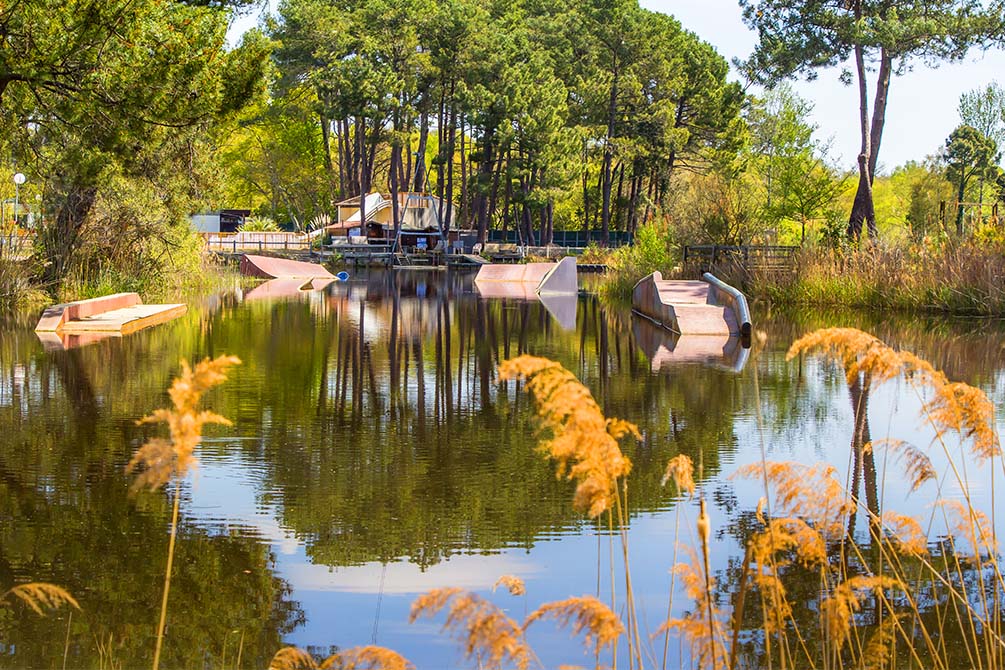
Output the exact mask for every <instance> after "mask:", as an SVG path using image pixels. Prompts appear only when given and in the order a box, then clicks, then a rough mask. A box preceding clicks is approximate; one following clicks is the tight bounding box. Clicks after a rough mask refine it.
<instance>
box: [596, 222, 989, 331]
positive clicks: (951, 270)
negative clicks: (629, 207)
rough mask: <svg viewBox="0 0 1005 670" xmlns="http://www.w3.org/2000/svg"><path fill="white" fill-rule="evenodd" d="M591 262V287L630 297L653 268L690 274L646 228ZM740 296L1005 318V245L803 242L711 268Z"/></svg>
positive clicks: (676, 253)
mask: <svg viewBox="0 0 1005 670" xmlns="http://www.w3.org/2000/svg"><path fill="white" fill-rule="evenodd" d="M587 253H588V254H589V258H590V259H591V262H597V263H607V266H608V269H607V272H606V273H605V274H604V275H602V277H601V278H600V279H599V280H598V282H597V292H598V293H599V294H600V295H601V296H602V297H604V298H607V299H610V300H613V301H615V302H622V303H623V302H626V301H630V300H631V293H632V288H633V287H634V285H635V283H636V282H637V281H638V280H639V279H641V278H642V277H644V276H646V275H647V274H649V273H651V272H653V271H654V270H659V271H661V272H662V273H663V275H664V277H666V278H680V279H694V278H696V277H697V276H698V275H699V268H698V267H696V266H695V267H686V266H684V265H683V262H682V258H681V253H680V250H679V247H677V246H676V245H674V244H672V243H671V242H670V241H669V239H668V238H666V237H661V236H660V235H659V233H657V232H656V231H655V230H651V229H649V228H648V227H647V228H643V229H641V230H640V231H639V235H638V237H637V241H636V244H635V245H634V246H631V247H623V248H620V249H616V250H613V251H607V250H602V249H599V248H597V249H593V248H591V249H588V250H587ZM715 272H716V274H717V275H719V277H720V278H721V279H723V280H724V281H727V282H730V283H733V284H734V285H735V286H737V287H740V288H741V289H742V290H743V291H744V292H745V293H746V294H747V297H748V298H750V299H752V300H756V301H763V302H766V303H768V304H771V305H775V306H780V307H783V308H784V307H849V308H856V309H869V310H875V311H890V310H895V311H901V312H908V313H944V314H949V315H955V316H981V317H1005V243H1003V242H1001V241H998V240H992V241H981V240H976V239H965V240H962V241H960V240H954V239H951V238H949V239H943V240H939V241H932V240H928V239H925V240H922V241H920V242H911V243H907V244H889V243H883V242H880V243H874V244H872V243H868V242H862V243H858V244H845V245H840V246H837V247H826V246H823V245H819V244H815V245H807V246H805V247H803V248H801V249H799V250H797V252H796V255H795V259H794V262H793V265H792V268H791V271H788V270H777V269H776V270H771V271H762V270H758V269H753V270H746V269H744V268H742V267H739V266H736V265H730V264H728V263H725V264H723V265H722V266H720V267H717V268H716V269H715Z"/></svg>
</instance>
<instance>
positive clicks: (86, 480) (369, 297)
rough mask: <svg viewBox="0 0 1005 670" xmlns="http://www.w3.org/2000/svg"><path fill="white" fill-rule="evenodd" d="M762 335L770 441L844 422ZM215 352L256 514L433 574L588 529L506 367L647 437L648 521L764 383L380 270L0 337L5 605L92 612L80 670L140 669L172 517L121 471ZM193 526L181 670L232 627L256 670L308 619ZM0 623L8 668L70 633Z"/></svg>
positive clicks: (937, 349) (618, 334)
mask: <svg viewBox="0 0 1005 670" xmlns="http://www.w3.org/2000/svg"><path fill="white" fill-rule="evenodd" d="M758 320H759V323H761V324H763V326H764V327H765V328H766V329H767V330H768V331H769V342H768V346H767V348H766V349H765V350H764V351H763V352H761V354H760V357H759V358H758V359H757V360H756V361H753V363H754V364H756V369H757V371H758V375H759V383H760V390H761V402H762V407H763V409H764V411H765V419H766V421H767V427H768V430H769V434H770V431H772V430H778V429H782V428H784V427H786V426H787V427H789V428H793V427H797V426H803V425H805V423H806V422H807V421H810V420H812V419H814V418H815V417H816V418H819V417H821V416H823V415H825V414H826V413H827V412H829V411H831V410H832V407H833V398H834V393H836V392H838V387H839V385H840V384H843V380H842V379H841V376H840V374H839V373H838V374H837V375H835V376H834V378H833V379H832V380H831V381H829V382H828V383H827V385H826V388H825V391H826V392H825V393H821V394H818V395H817V396H816V398H815V399H813V400H807V398H806V394H805V392H804V391H805V388H804V384H805V383H806V382H805V379H804V378H803V377H802V375H801V374H800V371H799V368H798V367H797V369H796V373H795V374H793V368H792V365H796V366H798V365H799V363H798V362H796V363H792V364H789V363H786V362H785V361H784V357H783V352H784V349H785V347H787V346H788V343H789V342H791V340H792V339H793V338H794V337H795V336H796V335H799V334H802V333H803V332H804V331H805V330H809V329H810V328H811V327H813V326H814V325H816V324H815V323H811V321H812V319H809V320H807V319H803V318H802V317H797V318H796V319H795V321H793V322H790V321H788V320H786V319H774V318H772V317H771V316H770V315H767V316H764V317H763V318H760V319H758ZM858 325H864V326H866V327H868V326H869V324H861V323H860V324H858ZM876 325H877V326H879V327H878V328H874V330H876V331H877V332H878V333H879V334H881V335H883V336H885V337H887V339H888V340H889V341H893V342H898V343H900V344H901V345H902V346H904V347H905V348H910V349H913V350H917V351H920V352H922V353H924V354H925V355H926V356H928V357H929V358H933V359H935V361H936V363H938V364H939V365H940V366H943V367H947V368H949V369H950V370H954V367H953V366H956V368H955V370H956V372H954V373H953V374H954V376H956V377H961V378H964V379H969V380H971V381H974V382H975V383H981V381H982V380H981V379H974V376H975V375H983V376H984V377H985V380H984V381H986V380H987V379H989V378H990V375H991V374H1000V373H999V370H1000V362H999V361H998V360H997V358H996V356H997V355H998V350H997V349H995V348H994V347H990V346H988V344H987V343H988V342H991V341H994V338H991V337H988V336H987V335H984V334H981V333H976V334H972V333H970V332H969V331H963V332H960V331H956V330H953V331H948V332H947V331H941V330H938V329H931V328H928V327H927V326H924V325H923V326H922V327H920V328H916V329H912V328H911V327H905V328H903V329H901V330H897V334H896V336H895V337H890V334H889V333H885V332H883V330H882V327H883V324H876ZM887 327H888V328H891V329H898V328H901V326H900V325H899V324H897V325H893V326H887ZM224 352H226V353H232V354H236V355H239V356H240V357H241V358H242V359H243V360H244V364H243V365H242V366H241V367H240V368H239V369H238V370H237V371H236V372H235V374H234V375H233V378H232V381H231V382H228V384H227V385H225V386H224V387H222V388H221V389H219V390H218V391H215V392H214V396H213V398H212V400H211V405H212V407H213V408H214V409H215V410H217V411H219V412H220V413H222V414H224V415H226V416H228V417H230V418H232V419H233V420H234V421H235V424H236V425H235V428H234V429H233V432H236V433H238V434H239V435H241V436H244V437H254V438H256V439H254V440H242V441H238V442H237V443H236V444H237V446H235V447H233V449H234V450H236V451H238V452H239V454H238V455H239V456H240V458H242V459H244V460H245V461H246V462H248V463H253V464H255V466H256V469H260V470H261V471H262V472H264V480H265V481H264V482H263V486H262V493H260V496H261V498H262V500H261V502H262V503H264V504H274V505H275V509H276V510H277V512H276V514H277V515H278V516H279V517H280V518H279V521H280V522H281V524H282V525H284V526H285V527H287V528H289V529H291V530H292V531H293V532H294V533H296V534H297V536H298V537H299V538H300V539H302V540H303V541H304V542H305V545H306V547H307V552H308V554H309V556H310V558H311V560H313V561H315V562H318V563H323V564H327V565H348V564H358V563H362V562H366V561H371V560H383V561H389V560H394V559H398V558H402V557H404V558H407V559H409V560H411V561H414V562H415V563H417V564H419V565H430V564H432V563H435V562H437V561H439V560H442V559H443V558H444V557H445V556H449V555H451V554H452V553H455V552H470V551H493V550H498V549H499V548H501V547H506V546H530V545H531V544H532V543H533V542H535V541H536V540H537V539H538V538H541V537H543V536H547V535H549V534H552V533H556V532H563V531H565V530H568V529H570V528H574V527H575V526H576V525H577V524H579V523H580V519H579V518H578V517H577V516H576V515H575V514H574V513H573V512H572V509H571V505H570V504H569V501H570V492H571V489H570V487H569V486H568V485H566V484H565V483H564V482H558V481H556V480H555V479H554V476H553V471H552V469H551V467H550V466H549V465H548V464H547V463H545V462H544V461H543V460H542V459H541V458H540V457H539V456H538V455H537V454H536V453H535V451H534V447H535V445H536V443H537V439H536V436H535V435H534V434H533V431H532V428H531V426H532V423H533V422H532V418H533V417H532V413H531V408H530V405H529V402H528V400H527V398H526V397H525V395H524V394H523V393H522V392H521V391H520V390H519V388H518V387H517V386H516V385H515V384H508V385H507V384H499V383H498V381H497V378H496V373H495V369H496V366H497V365H498V363H499V362H500V361H502V360H505V359H506V358H509V357H512V356H515V355H517V354H520V353H525V352H526V353H532V354H535V355H541V356H548V357H550V358H553V359H556V360H558V361H560V362H561V363H562V364H563V365H565V366H566V367H567V368H568V369H570V370H572V371H574V372H576V374H577V375H578V376H579V377H580V379H582V380H583V382H584V383H586V384H587V385H588V386H589V387H590V388H591V389H592V390H593V392H594V394H595V395H596V397H597V399H598V401H599V402H600V404H601V406H602V407H603V409H604V412H605V413H606V414H608V415H609V416H618V417H622V418H625V419H628V420H631V421H634V422H636V423H638V424H639V426H640V428H641V430H642V433H643V436H644V439H643V441H642V442H641V443H640V444H637V445H630V446H629V448H628V450H627V451H628V454H629V455H630V457H631V458H632V459H633V461H634V462H635V468H634V470H633V473H632V475H631V480H630V486H631V489H632V490H631V495H630V498H629V499H630V502H631V508H632V510H633V512H638V511H642V510H654V509H661V508H664V507H666V506H667V505H668V504H669V492H667V491H666V490H664V489H663V488H661V487H660V485H659V482H660V479H661V476H662V472H663V468H664V466H665V463H666V460H667V459H668V458H669V457H670V456H672V455H674V454H676V453H679V452H684V453H687V454H688V455H690V456H691V457H692V459H693V460H694V461H695V462H696V463H700V464H701V465H702V467H703V469H704V475H705V476H706V477H707V476H711V475H713V474H715V473H717V472H718V471H719V468H720V463H721V462H723V460H726V459H730V458H731V453H732V452H733V451H735V450H737V449H738V447H739V445H738V437H737V430H738V429H737V425H738V424H741V423H742V422H743V421H748V422H749V421H753V419H752V417H753V414H754V408H755V406H754V402H755V400H756V396H755V395H754V393H753V391H752V384H751V378H750V376H751V373H752V366H748V368H747V370H746V371H745V372H744V373H743V374H742V375H739V376H738V375H735V374H732V373H730V372H725V371H720V370H715V369H709V368H703V367H699V366H681V367H677V368H668V369H664V371H663V372H662V374H652V373H651V372H650V366H649V361H648V360H646V358H645V354H644V353H643V352H642V351H641V350H640V349H639V347H638V346H637V345H636V343H635V341H634V339H633V336H632V333H631V324H630V317H629V315H628V314H627V312H626V311H624V310H622V309H617V308H613V309H612V308H608V307H605V305H603V304H602V303H600V302H599V301H597V300H595V299H591V298H585V299H582V300H581V302H580V304H579V310H578V315H577V321H576V328H575V330H572V331H563V330H561V328H560V327H559V326H558V324H557V323H556V322H555V321H554V320H553V319H552V318H551V317H550V315H549V314H548V312H547V311H546V310H545V309H544V308H543V307H542V306H541V305H540V304H537V303H532V302H513V301H483V300H479V299H478V297H477V295H476V294H474V293H473V291H472V290H471V288H470V284H469V282H468V281H467V280H465V279H464V278H463V277H459V276H457V275H453V274H449V275H442V274H439V275H433V274H426V275H415V274H413V275H406V274H396V273H374V274H373V275H370V278H369V279H368V280H367V281H365V282H357V281H354V282H350V283H349V284H335V285H332V286H331V287H329V289H328V290H326V291H325V292H324V293H313V294H310V295H307V296H304V297H303V299H300V300H289V301H273V302H266V301H262V302H250V301H249V302H247V303H244V304H241V303H240V301H239V299H237V298H235V297H227V298H223V299H219V300H216V301H215V302H214V304H213V305H212V308H211V309H210V308H206V309H198V308H195V309H192V310H190V312H189V314H188V315H186V316H185V317H183V318H182V319H180V320H179V321H178V322H176V323H173V324H168V325H166V326H162V327H159V328H157V329H152V330H150V331H146V332H143V333H139V334H137V335H135V336H132V337H129V338H125V339H123V340H121V341H105V342H101V343H99V344H96V345H93V346H91V347H87V348H84V349H80V350H76V351H71V352H63V353H54V354H43V353H42V351H41V347H40V346H39V344H38V343H37V341H36V340H35V338H34V335H33V334H32V333H31V332H30V331H28V330H26V329H15V330H13V331H11V332H9V333H5V335H4V337H3V338H2V339H0V430H2V431H3V433H4V435H5V440H3V441H2V442H0V587H4V586H7V585H8V584H9V583H11V582H12V581H14V580H18V581H21V580H24V579H27V578H32V579H47V580H50V581H53V582H56V583H59V584H61V585H63V586H66V587H67V588H68V589H69V590H70V591H71V592H73V593H74V594H75V595H77V596H78V597H79V598H80V599H81V602H82V604H83V605H84V607H85V614H83V615H81V616H80V618H79V619H78V617H77V615H75V617H74V622H73V626H74V631H75V633H79V634H75V635H74V639H77V640H86V641H87V642H79V646H74V647H73V648H72V649H71V654H72V656H71V661H70V663H69V664H70V665H96V663H95V662H94V660H95V658H96V656H95V655H96V654H97V647H96V645H94V644H91V642H90V641H91V640H94V639H104V640H107V639H108V637H109V636H111V638H112V639H113V641H115V644H116V645H117V649H118V650H119V651H118V653H119V658H120V659H122V660H123V662H124V664H125V665H127V666H129V665H142V664H143V663H144V658H145V654H147V653H148V650H149V648H150V647H151V645H150V644H149V642H150V640H149V637H148V636H149V635H151V634H152V631H153V630H154V621H153V619H152V615H151V614H150V612H152V611H153V610H155V607H151V602H152V601H151V597H153V599H156V594H157V593H159V588H160V584H159V582H158V580H159V579H160V577H159V575H160V574H162V573H161V571H162V565H163V564H162V563H161V560H163V559H162V558H161V557H163V556H164V555H165V551H164V546H163V545H164V543H165V542H166V541H167V539H166V534H165V520H166V518H167V510H165V509H163V508H162V505H161V499H160V498H158V497H157V496H145V497H143V498H142V499H140V500H139V501H138V502H137V501H133V500H130V499H129V498H127V497H126V496H125V491H126V489H127V488H128V482H127V481H126V479H125V477H124V476H123V474H122V466H123V465H124V463H125V462H126V460H127V459H128V456H129V454H130V453H131V452H132V450H133V449H134V448H135V447H136V446H137V445H138V444H139V443H141V441H142V437H143V435H142V434H141V432H140V429H139V428H137V427H136V426H134V425H133V423H132V421H133V419H135V418H136V417H139V416H143V415H145V414H146V413H147V412H148V411H149V410H150V409H151V408H153V407H159V406H162V405H163V404H164V400H165V393H164V389H165V388H166V387H167V384H168V383H169V381H170V379H171V377H172V376H173V374H174V373H175V371H176V366H177V362H178V360H179V359H180V358H187V359H194V358H199V357H202V356H206V355H216V354H220V353H224ZM849 401H850V403H851V405H850V406H852V407H855V406H856V405H857V404H858V403H859V402H860V401H864V399H862V398H860V399H856V398H855V397H854V395H852V396H849ZM863 404H864V402H863ZM853 411H854V410H853ZM863 416H865V415H863ZM144 430H146V429H144ZM860 437H864V434H863V435H860ZM860 441H861V440H860ZM853 449H854V447H853ZM853 453H856V452H853ZM860 464H861V467H860V468H859V467H858V466H856V470H859V469H860V470H861V472H862V473H863V480H862V481H863V484H862V485H863V489H862V491H863V497H865V498H868V495H866V494H867V492H868V490H869V483H868V478H867V477H865V475H866V474H867V473H868V472H869V471H870V468H872V471H873V472H874V467H872V466H870V465H869V463H868V456H867V454H862V459H861V461H860ZM873 481H874V480H873ZM741 518H742V517H741ZM184 527H185V528H186V531H185V532H186V537H185V538H184V540H183V541H182V542H181V543H180V544H179V551H180V552H183V553H182V554H181V555H180V557H179V566H180V573H179V574H180V575H181V576H180V578H179V579H178V581H177V582H176V584H181V585H182V586H179V587H177V588H178V590H177V591H175V590H174V589H173V591H172V606H171V612H172V620H173V621H174V623H173V624H172V630H170V631H169V635H170V636H172V637H173V638H174V639H175V640H184V641H185V643H184V644H177V645H175V644H172V645H171V647H169V648H168V651H169V653H170V652H171V650H172V648H173V647H176V649H175V650H174V652H173V653H178V654H187V653H192V654H195V653H196V651H195V650H203V651H205V650H210V653H211V654H216V655H217V656H220V655H222V654H223V653H224V648H223V647H224V645H235V644H236V642H235V634H234V633H228V631H229V630H238V629H239V630H242V631H247V633H246V639H245V641H244V643H243V646H244V658H245V659H247V660H248V662H249V664H250V663H257V664H258V665H259V666H264V665H265V662H264V661H263V660H262V659H267V658H268V657H269V656H270V655H271V652H273V651H274V650H275V648H276V647H277V645H278V641H279V638H280V636H281V634H282V632H283V631H284V630H287V629H288V628H289V627H290V626H292V625H294V624H295V623H296V621H297V620H298V616H299V612H298V611H297V609H296V607H295V605H294V604H293V603H291V602H290V599H289V594H288V587H287V586H286V585H285V584H284V583H283V582H281V581H280V580H278V579H276V578H275V576H274V574H273V572H272V570H273V566H272V557H271V556H270V555H269V553H268V551H267V550H266V549H265V548H263V545H260V544H258V543H257V542H256V540H255V539H254V538H253V537H250V536H248V535H243V536H238V535H233V536H232V535H228V534H225V533H223V532H220V531H218V530H216V529H207V528H200V527H197V526H196V525H194V523H193V522H192V521H191V520H189V521H186V522H185V524H184ZM95 557H100V560H96V559H95ZM246 570H247V571H249V572H247V573H246V572H245V571H246ZM808 588H809V587H808ZM812 595H813V594H811V593H807V599H809V598H810V596H812ZM176 614H177V615H179V617H178V619H175V618H174V617H175V615H176ZM0 616H6V618H3V619H0V635H2V639H3V640H4V641H7V642H11V643H15V644H16V645H17V654H16V655H14V656H10V655H8V656H3V655H0V666H2V665H3V664H10V665H17V666H18V667H21V666H24V665H28V664H31V663H33V662H35V660H34V659H43V658H45V659H48V658H51V657H52V654H53V653H55V652H53V650H52V649H51V648H49V647H45V643H48V642H51V641H52V640H61V639H63V636H64V635H65V628H60V627H61V626H64V625H65V620H61V619H38V618H31V617H22V618H12V617H11V616H10V615H9V614H7V615H0ZM252 630H253V631H256V633H255V634H254V635H253V634H252V632H251V631H252ZM43 647H45V648H43ZM227 648H228V650H229V651H228V652H227V653H228V654H229V653H232V652H233V649H234V646H228V647H227ZM189 650H191V652H189ZM58 653H59V654H61V653H62V649H61V648H60V649H59V650H58ZM200 658H201V657H200ZM25 659H29V660H27V661H26V660H25ZM174 661H177V663H175V662H174ZM174 661H172V665H175V664H177V665H195V664H196V663H197V662H200V661H197V660H196V659H195V658H194V657H193V658H188V657H185V656H181V657H178V658H176V659H174Z"/></svg>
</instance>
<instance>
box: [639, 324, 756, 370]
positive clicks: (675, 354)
mask: <svg viewBox="0 0 1005 670" xmlns="http://www.w3.org/2000/svg"><path fill="white" fill-rule="evenodd" d="M632 335H634V336H635V342H636V344H638V346H639V348H640V349H642V351H643V352H644V353H645V355H646V357H647V358H648V359H649V361H650V363H651V365H652V371H653V372H657V373H658V372H660V371H661V370H663V369H664V368H668V367H672V366H675V365H685V364H701V365H708V366H711V367H715V368H721V369H724V370H731V371H733V372H742V371H743V368H744V366H745V365H746V364H747V358H748V357H749V356H750V349H749V348H748V347H745V346H743V345H744V343H743V338H742V337H740V336H739V335H678V334H677V333H674V332H672V331H670V330H667V329H666V328H662V327H660V326H657V325H656V324H654V323H653V322H652V321H650V320H649V319H646V318H645V317H641V316H639V315H637V314H632Z"/></svg>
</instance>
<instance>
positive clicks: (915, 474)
mask: <svg viewBox="0 0 1005 670" xmlns="http://www.w3.org/2000/svg"><path fill="white" fill-rule="evenodd" d="M876 447H886V449H887V451H889V452H890V453H891V454H894V455H895V456H896V457H897V458H898V460H899V461H900V462H901V463H902V464H903V466H904V474H905V475H906V476H907V481H908V483H909V484H910V485H911V490H912V491H917V490H918V489H919V488H921V485H922V484H924V483H925V482H927V481H932V480H934V479H935V477H936V472H935V466H934V465H932V459H931V458H930V457H929V455H928V454H926V453H925V452H923V451H922V450H921V449H919V448H918V447H916V446H914V445H913V444H911V443H910V442H905V441H904V440H873V441H872V442H870V443H869V444H867V445H865V448H866V449H873V450H874V449H875V448H876Z"/></svg>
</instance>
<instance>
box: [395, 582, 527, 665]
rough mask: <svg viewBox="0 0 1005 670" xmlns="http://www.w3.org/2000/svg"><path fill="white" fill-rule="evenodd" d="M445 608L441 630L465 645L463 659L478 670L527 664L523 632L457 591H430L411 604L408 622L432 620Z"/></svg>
mask: <svg viewBox="0 0 1005 670" xmlns="http://www.w3.org/2000/svg"><path fill="white" fill-rule="evenodd" d="M444 607H447V619H446V621H445V622H444V624H443V629H444V630H447V631H450V632H452V633H453V634H454V637H455V638H456V639H458V640H459V641H460V642H461V643H462V644H463V645H464V653H465V656H466V657H467V658H469V659H471V658H473V659H475V660H476V661H477V663H478V666H479V667H481V668H488V669H489V670H496V669H498V670H501V668H503V667H504V665H505V664H508V663H512V664H513V665H515V666H516V667H517V668H519V669H520V670H526V668H527V667H528V665H529V664H530V653H531V652H530V647H528V646H527V641H526V640H525V639H524V636H523V629H522V628H521V627H520V626H518V625H517V623H516V622H515V621H513V620H512V619H510V618H509V617H508V616H506V615H505V614H504V613H503V612H502V610H500V609H499V608H498V607H496V606H495V605H493V604H492V603H491V602H489V601H487V600H485V599H484V598H481V597H479V596H478V595H476V594H474V593H468V592H465V591H463V590H462V589H459V588H443V589H433V590H432V591H429V592H428V593H425V594H423V595H422V596H419V598H417V599H416V600H415V602H413V603H412V611H411V614H410V616H409V621H410V622H414V621H415V620H416V619H418V618H419V617H420V616H429V617H432V616H434V615H436V614H437V613H438V612H439V611H440V610H442V609H444Z"/></svg>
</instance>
